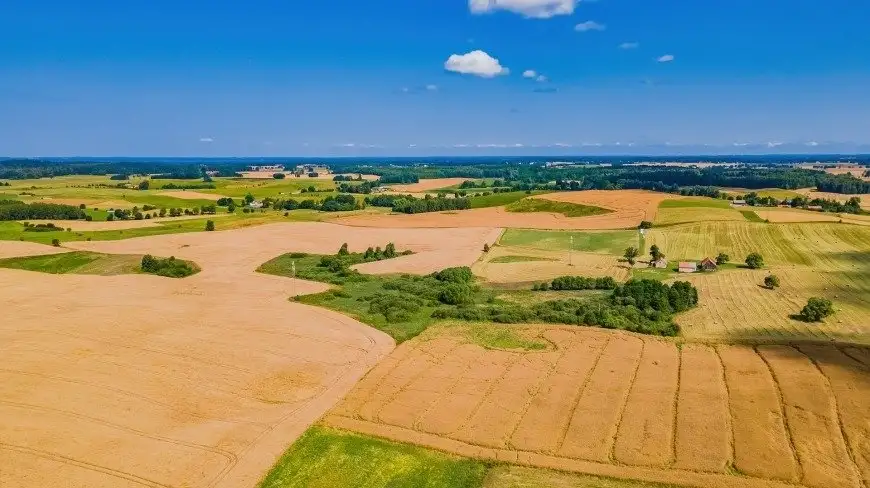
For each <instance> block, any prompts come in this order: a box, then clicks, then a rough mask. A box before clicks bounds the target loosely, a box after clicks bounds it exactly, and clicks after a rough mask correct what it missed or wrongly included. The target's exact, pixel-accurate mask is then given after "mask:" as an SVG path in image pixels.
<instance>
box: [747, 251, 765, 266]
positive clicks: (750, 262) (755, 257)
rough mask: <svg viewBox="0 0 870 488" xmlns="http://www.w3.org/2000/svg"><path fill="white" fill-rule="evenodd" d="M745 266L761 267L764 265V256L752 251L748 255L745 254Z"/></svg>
mask: <svg viewBox="0 0 870 488" xmlns="http://www.w3.org/2000/svg"><path fill="white" fill-rule="evenodd" d="M746 266H747V267H748V268H749V269H760V268H763V267H764V257H762V256H761V254H758V253H757V252H754V253H752V254H750V255H749V256H746Z"/></svg>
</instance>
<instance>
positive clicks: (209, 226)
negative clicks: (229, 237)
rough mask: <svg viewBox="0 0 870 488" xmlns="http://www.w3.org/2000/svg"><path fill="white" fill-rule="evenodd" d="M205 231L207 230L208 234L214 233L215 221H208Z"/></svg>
mask: <svg viewBox="0 0 870 488" xmlns="http://www.w3.org/2000/svg"><path fill="white" fill-rule="evenodd" d="M205 230H206V232H212V231H214V220H206V221H205Z"/></svg>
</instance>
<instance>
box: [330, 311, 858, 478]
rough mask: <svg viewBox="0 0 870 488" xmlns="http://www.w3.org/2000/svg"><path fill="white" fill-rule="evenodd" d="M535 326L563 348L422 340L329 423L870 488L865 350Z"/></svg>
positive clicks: (534, 454) (628, 465)
mask: <svg viewBox="0 0 870 488" xmlns="http://www.w3.org/2000/svg"><path fill="white" fill-rule="evenodd" d="M527 328H529V329H535V331H536V332H537V333H539V334H543V337H545V338H546V339H547V340H548V341H550V342H552V343H553V344H554V349H552V350H547V351H535V352H525V351H502V350H488V349H484V348H482V347H479V346H476V345H472V344H467V343H464V342H463V340H462V339H460V338H459V337H454V336H451V335H450V334H449V333H447V334H446V335H444V334H442V335H435V334H424V336H421V337H418V338H417V339H414V340H412V341H408V342H406V343H404V344H402V345H401V346H399V348H398V349H396V351H395V352H394V353H393V354H392V355H391V356H390V358H388V359H387V360H385V361H383V362H382V363H381V364H379V365H378V366H377V367H376V368H375V369H374V370H373V371H372V372H371V373H370V374H369V375H368V376H367V377H366V378H364V379H363V380H362V381H361V382H360V383H359V384H358V385H357V386H356V388H354V390H353V391H352V392H351V393H350V394H349V395H348V396H347V397H346V398H345V399H344V400H343V401H342V402H341V403H340V404H339V405H338V406H337V407H336V408H335V409H333V411H332V412H331V413H330V415H329V416H328V417H327V419H326V422H327V423H328V424H329V425H332V426H335V427H340V428H345V429H350V430H354V431H358V432H362V433H366V434H370V435H376V436H381V437H386V438H390V439H395V440H400V441H406V442H413V443H416V444H421V445H425V446H430V447H433V448H436V449H440V450H444V451H448V452H454V453H457V454H460V455H464V456H472V457H477V458H484V459H493V460H499V461H507V462H512V463H519V464H523V465H530V466H539V467H549V468H557V469H561V470H567V471H577V472H585V473H590V474H597V475H605V476H613V477H622V478H632V479H640V480H646V481H657V482H665V483H679V484H688V485H690V486H701V487H705V488H706V487H723V488H724V487H741V486H742V487H774V486H782V487H785V486H795V485H796V484H797V485H801V486H807V487H812V488H828V487H834V486H836V487H854V488H860V487H862V486H866V484H867V483H868V482H870V458H868V453H870V449H868V447H870V444H868V442H870V424H867V422H866V419H867V418H870V416H868V414H870V412H868V407H867V405H870V367H868V365H867V364H866V363H862V362H861V361H860V360H858V359H855V358H856V357H861V358H865V357H867V354H868V350H867V349H866V348H858V347H846V346H833V345H820V346H805V345H802V346H788V345H777V346H758V347H752V346H726V345H718V346H716V345H702V344H687V345H685V346H683V347H682V348H678V347H677V346H676V344H674V343H673V342H670V341H666V340H662V339H657V338H652V337H643V336H636V335H632V334H625V333H614V332H605V331H598V330H591V329H582V328H568V327H552V326H548V327H543V326H542V327H535V326H529V327H527ZM427 341H428V342H427ZM852 349H854V350H855V351H860V352H854V351H852Z"/></svg>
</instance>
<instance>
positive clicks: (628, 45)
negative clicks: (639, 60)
mask: <svg viewBox="0 0 870 488" xmlns="http://www.w3.org/2000/svg"><path fill="white" fill-rule="evenodd" d="M639 46H640V43H637V42H623V43H622V44H620V45H619V49H637V48H638V47H639Z"/></svg>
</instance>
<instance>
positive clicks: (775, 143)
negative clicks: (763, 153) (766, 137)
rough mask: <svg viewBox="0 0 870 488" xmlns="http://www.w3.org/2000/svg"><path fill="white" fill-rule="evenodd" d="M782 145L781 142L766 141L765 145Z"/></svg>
mask: <svg viewBox="0 0 870 488" xmlns="http://www.w3.org/2000/svg"><path fill="white" fill-rule="evenodd" d="M779 146H782V143H781V142H768V143H767V147H779Z"/></svg>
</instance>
